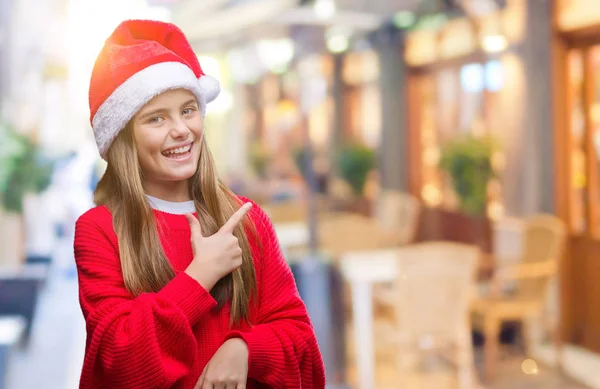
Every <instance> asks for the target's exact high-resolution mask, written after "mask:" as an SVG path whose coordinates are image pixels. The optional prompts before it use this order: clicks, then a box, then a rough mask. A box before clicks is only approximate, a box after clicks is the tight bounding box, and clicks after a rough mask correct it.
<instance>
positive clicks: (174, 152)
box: [161, 143, 193, 159]
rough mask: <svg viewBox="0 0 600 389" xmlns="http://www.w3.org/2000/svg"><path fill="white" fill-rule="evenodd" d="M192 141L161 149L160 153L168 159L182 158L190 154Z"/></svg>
mask: <svg viewBox="0 0 600 389" xmlns="http://www.w3.org/2000/svg"><path fill="white" fill-rule="evenodd" d="M192 145H193V143H189V144H187V145H185V146H181V147H177V148H175V149H169V150H165V151H163V152H162V153H161V154H162V155H164V156H165V157H167V158H169V159H183V158H185V157H187V156H188V155H190V153H191V150H192Z"/></svg>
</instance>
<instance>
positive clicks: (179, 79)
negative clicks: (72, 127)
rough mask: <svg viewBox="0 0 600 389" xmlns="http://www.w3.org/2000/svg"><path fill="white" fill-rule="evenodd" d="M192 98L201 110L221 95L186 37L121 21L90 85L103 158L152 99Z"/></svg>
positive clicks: (164, 26)
mask: <svg viewBox="0 0 600 389" xmlns="http://www.w3.org/2000/svg"><path fill="white" fill-rule="evenodd" d="M178 88H184V89H188V90H190V91H191V92H192V93H194V94H195V95H196V97H197V99H198V103H199V105H200V109H201V111H202V112H203V113H204V112H205V109H206V103H208V102H210V101H212V100H214V99H215V98H216V97H217V95H218V94H219V91H220V87H219V83H218V82H217V80H215V79H214V78H212V77H210V76H207V75H206V74H204V72H203V71H202V68H201V67H200V63H199V62H198V57H197V56H196V54H195V53H194V51H193V50H192V47H191V46H190V44H189V42H188V40H187V39H186V37H185V35H184V34H183V32H182V31H181V30H180V29H179V28H177V27H176V26H175V25H173V24H170V23H164V22H158V21H153V20H127V21H124V22H122V23H121V24H120V25H119V26H118V27H117V28H116V29H115V31H114V32H113V33H112V34H111V35H110V37H109V38H108V39H107V40H106V42H105V44H104V47H103V48H102V51H101V52H100V54H99V56H98V59H97V60H96V63H95V65H94V69H93V71H92V78H91V82H90V93H89V100H90V121H91V123H92V128H93V129H94V136H95V138H96V144H97V145H98V149H99V151H100V155H101V156H102V158H104V159H106V154H107V151H108V148H109V147H110V145H111V144H112V142H113V140H114V139H115V138H116V137H117V135H118V134H119V132H120V131H121V130H122V129H123V128H124V127H125V126H126V125H127V123H128V122H129V121H130V120H131V119H132V118H133V116H134V115H135V114H136V113H137V112H138V111H139V110H140V108H142V107H143V106H144V105H145V104H146V103H148V102H149V101H150V100H151V99H152V98H153V97H155V96H157V95H159V94H161V93H163V92H165V91H167V90H171V89H178Z"/></svg>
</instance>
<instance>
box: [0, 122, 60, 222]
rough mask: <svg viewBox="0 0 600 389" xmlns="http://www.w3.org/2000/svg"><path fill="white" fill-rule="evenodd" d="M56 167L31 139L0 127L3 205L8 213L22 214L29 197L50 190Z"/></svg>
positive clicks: (0, 167)
mask: <svg viewBox="0 0 600 389" xmlns="http://www.w3.org/2000/svg"><path fill="white" fill-rule="evenodd" d="M53 167H54V163H53V161H51V160H49V159H47V158H45V157H44V155H43V153H42V151H41V149H40V148H39V146H38V145H37V144H35V143H34V142H33V141H32V140H31V139H29V138H28V137H26V136H23V135H21V134H17V133H16V132H14V131H12V130H10V129H9V128H7V127H6V126H1V125H0V201H1V205H2V207H3V208H4V209H5V210H7V211H10V212H16V213H21V212H22V211H23V198H24V197H25V195H26V194H27V193H40V192H42V191H44V190H45V189H46V188H47V187H48V186H49V184H50V179H51V175H52V170H53Z"/></svg>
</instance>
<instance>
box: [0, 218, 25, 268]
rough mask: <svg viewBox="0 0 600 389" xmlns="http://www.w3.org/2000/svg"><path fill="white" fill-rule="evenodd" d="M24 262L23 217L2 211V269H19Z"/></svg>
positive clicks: (0, 241)
mask: <svg viewBox="0 0 600 389" xmlns="http://www.w3.org/2000/svg"><path fill="white" fill-rule="evenodd" d="M24 260H25V231H24V226H23V217H22V216H21V215H19V214H15V213H8V212H6V211H3V210H0V267H8V268H18V267H19V266H20V265H22V264H23V262H24Z"/></svg>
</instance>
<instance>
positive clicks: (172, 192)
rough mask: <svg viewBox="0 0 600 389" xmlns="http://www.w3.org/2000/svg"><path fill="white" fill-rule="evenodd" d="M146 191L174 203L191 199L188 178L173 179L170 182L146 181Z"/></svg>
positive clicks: (150, 194)
mask: <svg viewBox="0 0 600 389" xmlns="http://www.w3.org/2000/svg"><path fill="white" fill-rule="evenodd" d="M144 191H145V192H146V194H147V195H149V196H152V197H156V198H158V199H161V200H165V201H171V202H174V203H179V202H184V201H189V200H191V199H192V198H191V197H190V192H189V184H188V180H182V181H173V182H168V183H164V182H163V183H160V185H159V184H155V183H146V184H145V185H144Z"/></svg>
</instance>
